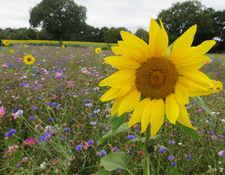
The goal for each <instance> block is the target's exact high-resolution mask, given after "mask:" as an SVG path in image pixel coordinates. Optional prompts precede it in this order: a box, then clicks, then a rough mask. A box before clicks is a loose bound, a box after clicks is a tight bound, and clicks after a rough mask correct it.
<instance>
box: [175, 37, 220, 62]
mask: <svg viewBox="0 0 225 175" xmlns="http://www.w3.org/2000/svg"><path fill="white" fill-rule="evenodd" d="M215 44H216V41H214V40H207V41H204V42H203V43H201V44H200V45H198V46H196V47H191V48H190V49H189V51H188V52H187V53H186V54H185V55H183V56H182V58H180V59H179V60H177V62H176V64H177V63H179V62H182V61H183V60H186V59H187V58H189V59H190V58H194V57H199V56H202V55H204V54H206V52H208V51H209V50H210V49H211V48H212V47H213V46H214V45H215Z"/></svg>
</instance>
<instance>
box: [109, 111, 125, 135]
mask: <svg viewBox="0 0 225 175" xmlns="http://www.w3.org/2000/svg"><path fill="white" fill-rule="evenodd" d="M125 118H126V113H125V114H123V115H121V116H120V117H118V116H117V114H115V115H113V116H112V117H110V119H109V121H108V123H107V125H108V126H109V125H112V132H115V131H116V130H117V129H118V128H119V127H120V126H121V125H122V124H123V122H124V121H125Z"/></svg>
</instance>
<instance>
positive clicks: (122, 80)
mask: <svg viewBox="0 0 225 175" xmlns="http://www.w3.org/2000/svg"><path fill="white" fill-rule="evenodd" d="M135 73H136V70H120V71H118V72H116V73H114V74H112V75H111V76H109V77H108V78H106V79H104V80H102V81H101V82H100V83H99V86H110V87H117V88H119V87H121V86H124V85H127V84H129V83H131V82H133V81H134V80H135Z"/></svg>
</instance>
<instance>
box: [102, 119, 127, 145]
mask: <svg viewBox="0 0 225 175" xmlns="http://www.w3.org/2000/svg"><path fill="white" fill-rule="evenodd" d="M127 125H128V122H126V123H123V124H122V125H121V126H120V127H119V128H118V129H117V130H116V131H115V132H112V130H110V131H109V132H107V133H106V134H105V135H104V136H103V137H102V138H101V139H100V140H99V142H98V145H101V144H102V142H103V141H104V140H105V139H107V138H108V137H111V136H113V135H115V134H118V133H120V132H129V131H130V129H128V128H127Z"/></svg>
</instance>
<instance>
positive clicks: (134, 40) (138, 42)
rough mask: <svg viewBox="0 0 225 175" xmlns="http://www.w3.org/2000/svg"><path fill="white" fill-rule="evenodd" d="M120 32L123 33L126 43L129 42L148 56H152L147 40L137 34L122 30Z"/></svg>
mask: <svg viewBox="0 0 225 175" xmlns="http://www.w3.org/2000/svg"><path fill="white" fill-rule="evenodd" d="M120 33H121V35H122V39H123V40H124V41H125V42H126V43H129V44H130V45H132V46H133V47H135V48H137V49H138V50H139V52H143V53H144V54H145V57H146V58H150V57H151V54H150V51H149V47H148V45H147V43H146V42H145V41H143V40H142V39H140V38H138V37H137V36H135V35H133V34H131V33H129V32H125V31H121V32H120Z"/></svg>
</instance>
